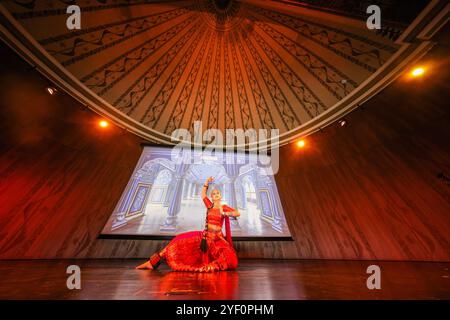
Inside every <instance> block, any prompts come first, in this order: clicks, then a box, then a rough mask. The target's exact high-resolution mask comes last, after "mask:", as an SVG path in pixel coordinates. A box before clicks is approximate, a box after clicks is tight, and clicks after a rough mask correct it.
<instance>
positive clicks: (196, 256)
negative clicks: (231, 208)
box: [162, 231, 238, 272]
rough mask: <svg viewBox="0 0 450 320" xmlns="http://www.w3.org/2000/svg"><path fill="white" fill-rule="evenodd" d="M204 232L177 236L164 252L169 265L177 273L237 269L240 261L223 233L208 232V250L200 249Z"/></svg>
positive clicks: (192, 232)
mask: <svg viewBox="0 0 450 320" xmlns="http://www.w3.org/2000/svg"><path fill="white" fill-rule="evenodd" d="M203 234H204V231H191V232H186V233H182V234H179V235H178V236H176V237H175V238H174V239H173V240H172V241H171V242H170V243H169V244H168V245H167V247H166V248H165V249H164V250H163V252H162V254H163V257H164V258H165V259H166V261H167V264H168V265H169V266H170V268H172V270H175V271H196V272H211V271H221V270H233V269H236V267H237V264H238V259H237V256H236V252H235V251H234V249H233V247H232V246H231V245H230V244H229V243H228V242H227V240H225V238H224V236H223V234H222V232H218V233H212V232H207V237H206V241H207V244H208V250H207V252H206V253H204V252H203V251H202V250H201V249H200V242H201V241H202V238H203Z"/></svg>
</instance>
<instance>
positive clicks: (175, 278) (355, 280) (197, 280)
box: [0, 259, 450, 300]
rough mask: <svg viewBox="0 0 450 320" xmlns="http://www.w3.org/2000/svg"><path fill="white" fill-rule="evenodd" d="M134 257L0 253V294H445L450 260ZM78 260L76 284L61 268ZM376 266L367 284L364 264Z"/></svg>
mask: <svg viewBox="0 0 450 320" xmlns="http://www.w3.org/2000/svg"><path fill="white" fill-rule="evenodd" d="M141 262H143V261H142V260H106V259H103V260H22V261H17V260H16V261H12V260H3V261H0V299H249V300H254V299H262V300H271V299H281V300H285V299H289V300H296V299H450V279H449V268H450V263H438V262H435V263H433V262H380V261H372V262H371V261H330V260H327V261H324V260H283V261H275V260H241V261H240V264H239V268H238V270H237V271H229V272H219V273H213V274H197V273H185V272H171V271H170V269H169V268H168V266H167V265H165V264H163V265H161V267H160V269H158V270H156V271H148V270H135V269H134V266H136V265H137V264H139V263H141ZM72 264H75V265H78V266H79V267H80V268H81V286H82V287H81V290H69V289H67V287H66V279H67V277H68V276H69V275H68V274H66V268H67V266H69V265H72ZM371 264H376V265H379V266H380V268H381V289H380V290H369V289H367V287H366V280H367V277H368V276H369V275H368V274H367V273H366V269H367V267H368V266H369V265H371Z"/></svg>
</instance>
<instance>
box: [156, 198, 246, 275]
mask: <svg viewBox="0 0 450 320" xmlns="http://www.w3.org/2000/svg"><path fill="white" fill-rule="evenodd" d="M203 202H204V203H205V205H206V207H207V208H210V209H209V210H208V214H207V223H208V224H209V225H213V226H217V227H220V231H211V230H209V229H208V230H207V231H190V232H185V233H182V234H179V235H178V236H176V237H175V238H174V239H173V240H172V241H171V242H170V243H169V244H168V245H167V246H166V247H165V248H164V249H163V250H162V251H161V252H160V253H159V256H160V257H161V258H165V259H166V261H167V264H168V265H169V266H170V268H172V270H174V271H194V272H213V271H223V270H233V269H236V267H237V264H238V259H237V256H236V252H235V251H234V249H233V244H232V241H231V231H230V220H229V217H228V216H226V215H223V214H222V213H221V211H223V212H233V211H235V210H234V209H233V208H231V207H229V206H227V205H223V206H222V210H221V209H220V208H214V207H213V204H212V202H211V200H209V199H208V198H207V197H205V198H204V199H203ZM224 222H225V231H226V236H225V237H224V235H223V233H222V226H223V223H224ZM217 229H219V228H217ZM205 232H206V241H207V251H206V252H203V251H202V250H201V249H200V243H201V241H202V238H203V237H204V235H205ZM152 258H153V257H152ZM152 258H151V259H150V262H151V263H152V264H153V262H152Z"/></svg>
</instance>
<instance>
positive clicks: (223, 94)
mask: <svg viewBox="0 0 450 320" xmlns="http://www.w3.org/2000/svg"><path fill="white" fill-rule="evenodd" d="M72 3H75V1H63V0H53V1H52V0H48V1H34V0H16V1H6V2H5V3H4V4H3V6H4V8H6V10H7V11H8V12H9V14H10V17H9V20H10V23H11V24H12V25H14V26H15V28H16V30H19V31H20V32H21V33H22V34H24V35H25V37H27V38H32V39H29V43H31V44H32V45H33V48H34V49H28V50H31V51H34V57H35V58H36V57H37V58H36V59H37V60H39V61H41V62H42V61H44V62H42V64H37V65H38V68H41V69H42V68H43V67H42V65H45V68H46V69H48V70H47V71H46V74H47V75H48V76H49V77H50V78H51V79H52V80H55V82H56V83H58V84H59V85H61V86H62V87H64V88H66V89H67V88H69V89H67V90H68V92H70V93H71V94H72V95H74V96H76V97H77V98H78V99H80V100H81V101H83V102H84V103H85V104H86V105H88V106H89V107H91V108H93V109H94V110H96V111H97V112H99V113H101V114H103V115H107V116H110V117H111V119H113V121H116V122H117V123H118V124H119V125H122V126H124V127H127V128H128V129H129V130H131V131H134V132H136V133H137V134H140V135H141V136H144V137H146V138H147V139H149V140H153V141H159V142H164V143H168V142H169V141H170V136H171V134H172V132H173V131H174V130H175V129H177V128H187V129H189V130H192V128H193V123H194V122H195V121H199V120H201V121H202V127H203V130H206V129H208V128H218V129H220V130H225V129H227V128H242V129H244V130H246V129H250V128H254V129H256V130H258V129H261V128H263V129H272V128H276V129H279V130H280V137H282V138H284V141H288V140H289V139H292V138H293V137H296V136H299V135H302V134H306V133H307V132H309V131H311V130H317V129H319V128H320V127H321V126H324V125H326V124H327V123H328V122H330V121H332V120H333V118H334V120H335V119H336V118H337V117H339V116H340V115H342V114H344V113H345V112H348V111H349V110H351V109H352V108H354V107H355V105H356V103H357V102H358V99H359V98H358V97H360V96H362V95H364V94H365V92H367V90H368V89H367V88H372V87H374V86H376V85H375V82H373V80H375V81H378V80H377V78H376V76H378V77H379V78H378V79H381V78H380V77H385V76H386V73H385V74H382V73H381V72H384V71H386V70H387V71H389V70H388V69H389V68H386V65H387V62H388V61H389V60H390V59H391V60H393V59H404V58H402V57H401V56H399V55H398V51H399V49H400V48H401V45H402V44H401V43H400V42H398V41H394V40H393V37H388V36H383V35H382V34H380V33H377V32H375V31H372V30H368V29H367V28H366V22H365V20H357V19H354V18H351V17H347V16H344V15H340V14H336V13H330V11H329V10H319V9H317V8H309V7H308V6H298V5H294V4H292V3H288V2H286V1H285V2H283V1H281V2H277V1H233V0H207V1H201V0H197V1H176V2H175V1H140V0H128V1H124V0H116V1H108V0H82V1H76V4H78V5H79V6H80V8H81V29H80V30H68V29H67V27H66V19H67V18H68V17H69V14H67V13H66V8H67V6H68V5H69V4H72ZM5 15H6V14H5ZM10 29H11V28H10ZM397 37H398V35H397ZM30 46H31V45H28V47H30ZM36 48H37V49H38V50H39V51H38V52H39V53H40V56H39V55H38V54H37V53H36ZM396 54H397V56H395V55H396ZM33 60H34V59H33ZM398 61H400V60H397V62H398ZM383 68H384V69H386V70H384V71H383ZM380 70H381V71H380ZM58 79H59V80H58ZM371 81H372V82H371ZM361 90H363V91H361ZM364 90H365V91H364ZM357 91H361V92H359V93H358V94H355V93H354V92H357ZM361 99H362V98H361ZM361 99H360V100H361Z"/></svg>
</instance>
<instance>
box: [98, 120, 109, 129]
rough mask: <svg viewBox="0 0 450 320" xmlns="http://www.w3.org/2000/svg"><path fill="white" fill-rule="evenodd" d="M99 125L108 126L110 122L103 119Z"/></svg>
mask: <svg viewBox="0 0 450 320" xmlns="http://www.w3.org/2000/svg"><path fill="white" fill-rule="evenodd" d="M98 125H99V126H100V127H102V128H106V127H107V126H108V125H109V123H108V121H105V120H102V121H100V122H99V123H98Z"/></svg>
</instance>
